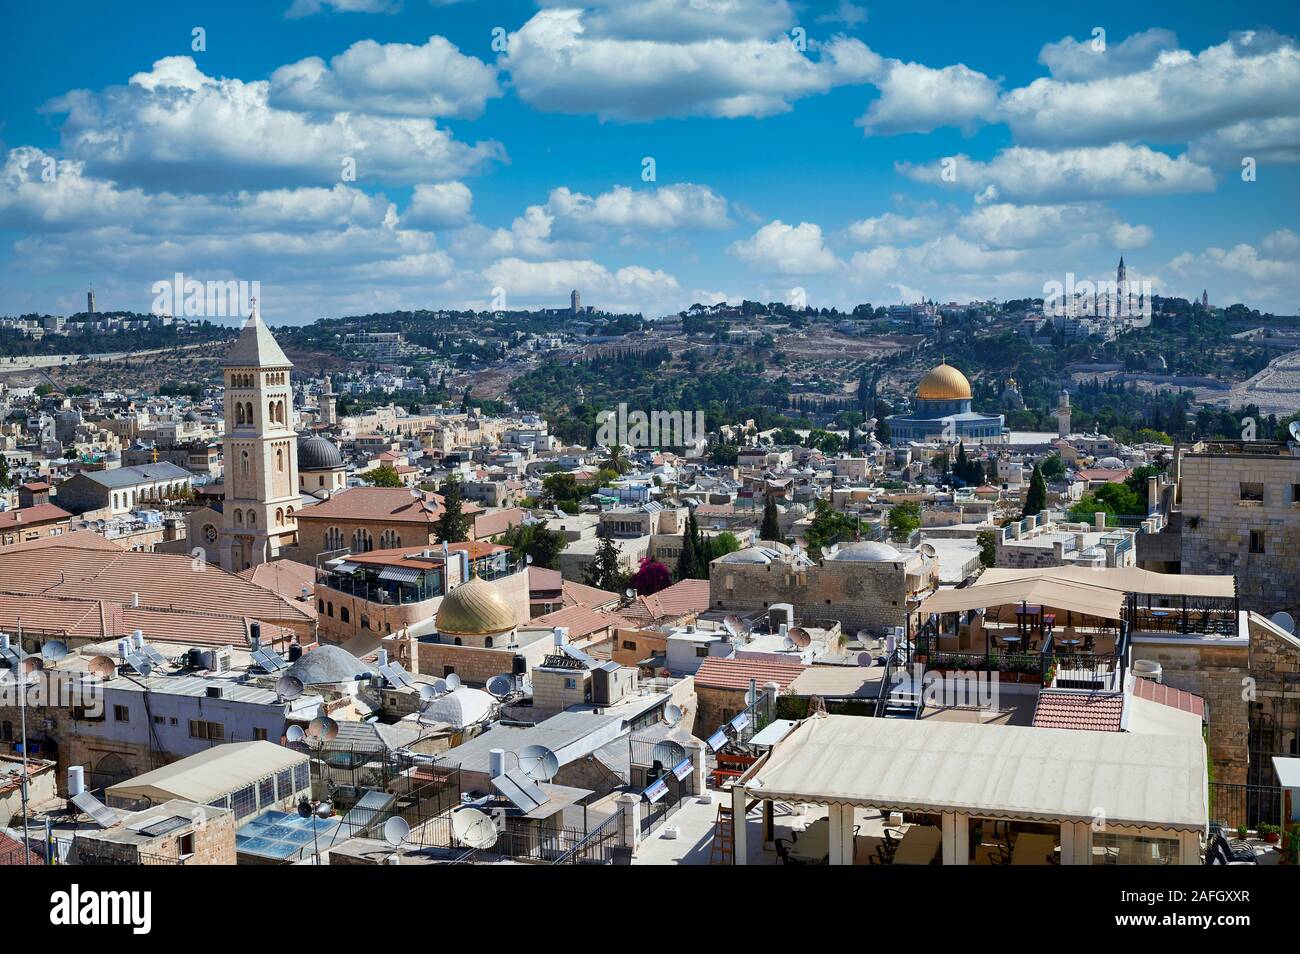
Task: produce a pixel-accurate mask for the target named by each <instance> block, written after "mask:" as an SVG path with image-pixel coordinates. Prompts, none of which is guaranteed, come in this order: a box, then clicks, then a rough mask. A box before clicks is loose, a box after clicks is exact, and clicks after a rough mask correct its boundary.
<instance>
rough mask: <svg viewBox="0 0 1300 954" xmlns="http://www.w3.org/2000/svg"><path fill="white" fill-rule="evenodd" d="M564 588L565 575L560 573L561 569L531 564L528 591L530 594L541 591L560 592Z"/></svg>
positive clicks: (541, 592) (542, 592)
mask: <svg viewBox="0 0 1300 954" xmlns="http://www.w3.org/2000/svg"><path fill="white" fill-rule="evenodd" d="M563 589H564V577H563V576H561V575H560V571H559V570H548V569H547V568H546V567H544V566H530V567H529V568H528V592H529V594H530V595H531V594H533V593H540V594H547V593H556V594H558V593H560V592H561V591H562V590H563Z"/></svg>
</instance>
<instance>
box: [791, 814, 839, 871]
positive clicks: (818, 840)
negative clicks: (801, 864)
mask: <svg viewBox="0 0 1300 954" xmlns="http://www.w3.org/2000/svg"><path fill="white" fill-rule="evenodd" d="M830 853H831V822H830V819H829V818H819V819H817V820H816V821H815V822H813V823H812V824H810V825H809V826H808V827H807V828H805V829H804V830H803V831H801V832H799V833H798V834H797V835H796V836H795V840H794V844H793V845H791V846H790V854H792V855H794V856H795V857H796V858H799V859H800V860H802V861H808V862H812V863H813V864H820V863H821V862H823V861H825V860H826V858H827V856H828V855H830Z"/></svg>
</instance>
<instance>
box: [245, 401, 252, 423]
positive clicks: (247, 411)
mask: <svg viewBox="0 0 1300 954" xmlns="http://www.w3.org/2000/svg"><path fill="white" fill-rule="evenodd" d="M244 415H245V416H246V417H247V418H248V426H249V427H252V426H253V402H252V401H248V402H247V403H245V404H244Z"/></svg>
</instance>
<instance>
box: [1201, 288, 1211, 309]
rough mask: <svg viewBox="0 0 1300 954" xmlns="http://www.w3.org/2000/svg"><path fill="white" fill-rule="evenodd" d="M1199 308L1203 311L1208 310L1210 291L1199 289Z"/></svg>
mask: <svg viewBox="0 0 1300 954" xmlns="http://www.w3.org/2000/svg"><path fill="white" fill-rule="evenodd" d="M1201 308H1203V309H1204V310H1205V311H1209V310H1210V292H1209V290H1208V289H1205V288H1202V289H1201Z"/></svg>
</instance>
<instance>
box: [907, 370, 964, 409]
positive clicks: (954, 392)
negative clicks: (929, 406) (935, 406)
mask: <svg viewBox="0 0 1300 954" xmlns="http://www.w3.org/2000/svg"><path fill="white" fill-rule="evenodd" d="M916 396H917V398H919V399H920V400H923V401H969V400H970V398H971V392H970V382H969V381H968V380H966V375H964V374H962V373H961V372H960V371H958V370H957V369H956V368H954V367H953V366H952V365H950V364H947V363H944V364H940V365H938V366H937V367H934V368H931V369H930V370H929V371H927V372H926V374H925V377H923V378H921V383H920V384H918V385H917V386H916Z"/></svg>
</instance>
